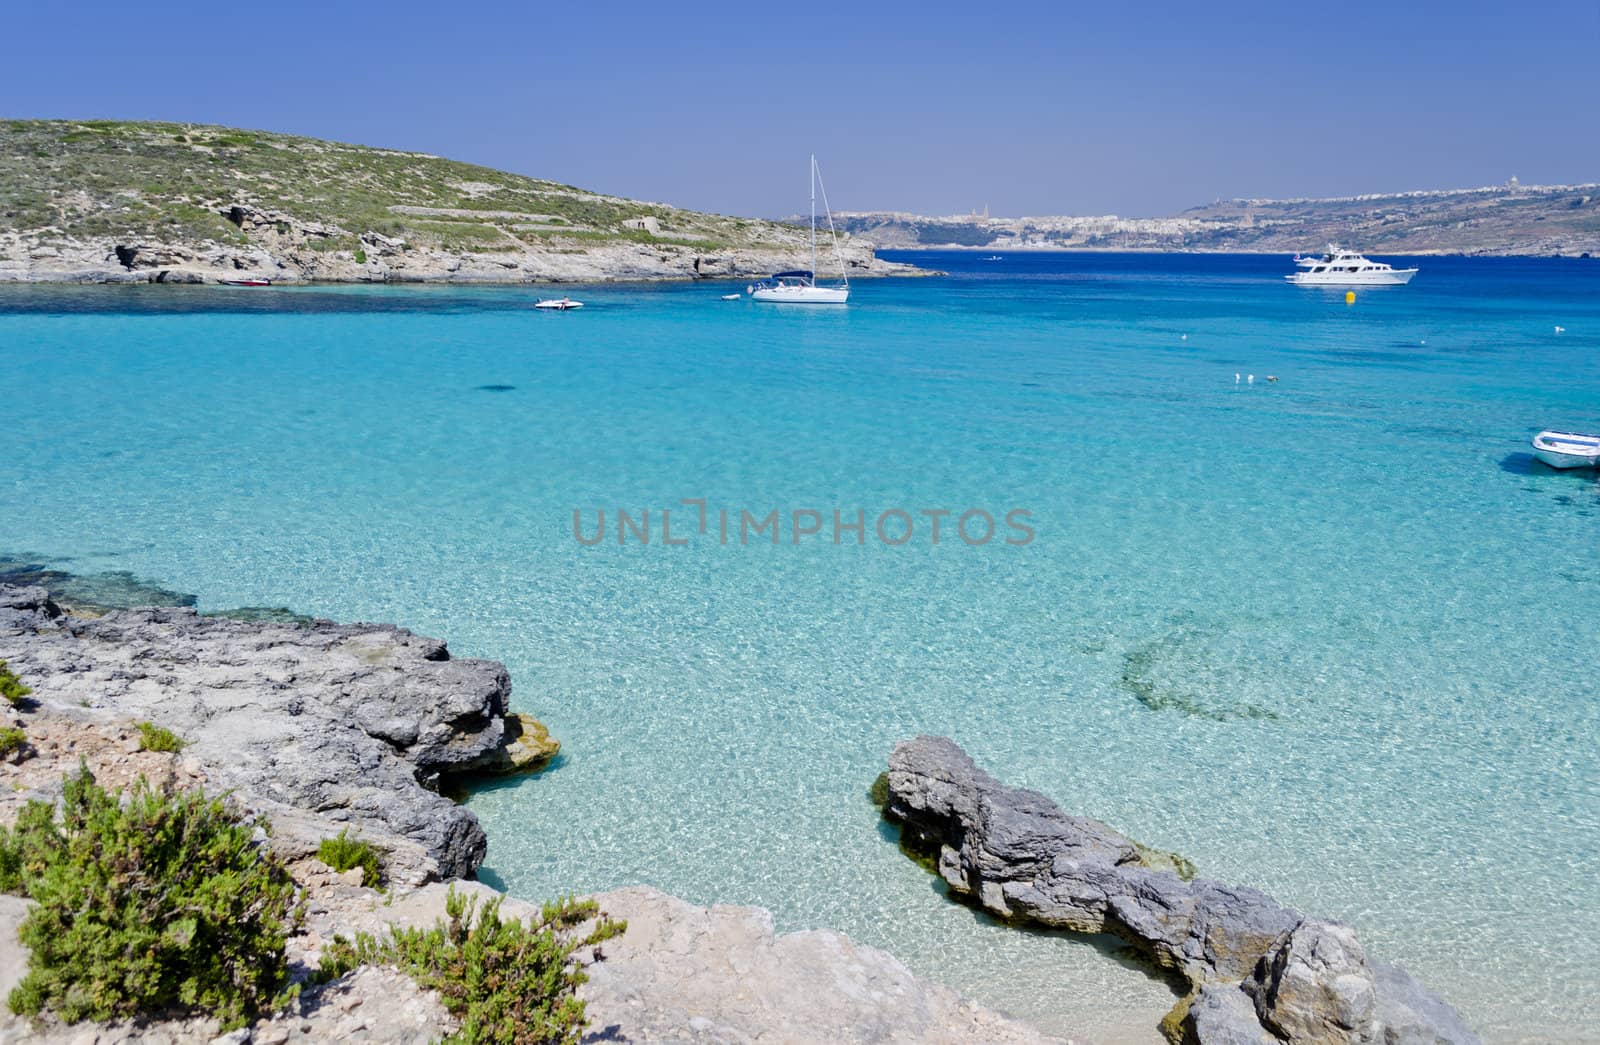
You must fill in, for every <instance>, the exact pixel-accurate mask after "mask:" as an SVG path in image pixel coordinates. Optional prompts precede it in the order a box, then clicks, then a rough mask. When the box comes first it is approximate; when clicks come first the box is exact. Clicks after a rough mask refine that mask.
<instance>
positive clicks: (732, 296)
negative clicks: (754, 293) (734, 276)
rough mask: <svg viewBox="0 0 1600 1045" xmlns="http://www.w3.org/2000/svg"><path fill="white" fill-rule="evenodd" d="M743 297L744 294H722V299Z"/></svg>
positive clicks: (734, 299)
mask: <svg viewBox="0 0 1600 1045" xmlns="http://www.w3.org/2000/svg"><path fill="white" fill-rule="evenodd" d="M742 297H744V295H743V294H724V295H722V300H724V301H738V300H739V299H740V298H742Z"/></svg>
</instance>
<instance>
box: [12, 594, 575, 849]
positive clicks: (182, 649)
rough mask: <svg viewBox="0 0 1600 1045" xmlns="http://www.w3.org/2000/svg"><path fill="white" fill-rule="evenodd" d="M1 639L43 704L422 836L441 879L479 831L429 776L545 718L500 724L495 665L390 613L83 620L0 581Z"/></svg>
mask: <svg viewBox="0 0 1600 1045" xmlns="http://www.w3.org/2000/svg"><path fill="white" fill-rule="evenodd" d="M0 649H3V650H5V652H6V656H7V658H8V659H9V660H10V662H11V666H12V669H13V670H14V671H16V672H17V673H18V674H19V675H20V676H22V677H24V678H26V679H27V681H28V685H30V686H32V687H33V691H34V692H33V698H32V699H33V700H35V701H37V702H38V703H40V704H41V705H44V706H46V707H48V708H49V709H51V710H53V711H57V712H61V713H65V714H73V715H78V716H82V717H99V718H104V719H118V718H121V719H135V720H148V721H150V722H154V723H155V724H157V725H159V726H163V727H165V728H167V729H169V730H171V731H172V732H174V733H176V734H177V735H178V736H179V737H181V738H182V739H183V740H184V741H185V742H186V745H187V746H186V747H185V753H186V754H187V755H189V756H191V757H193V758H195V759H198V760H199V761H200V762H201V763H203V764H204V765H205V766H206V767H207V774H208V776H209V777H210V778H212V779H213V780H215V781H217V782H218V783H220V784H221V785H222V786H225V787H229V788H233V789H235V790H236V791H237V792H238V793H239V795H240V797H241V799H242V800H244V801H246V802H250V803H254V804H257V805H261V806H266V805H269V804H270V805H273V806H282V807H288V808H289V809H294V810H301V811H306V812H311V813H314V814H317V815H318V816H319V817H321V818H323V819H327V818H332V819H333V820H335V821H338V822H341V823H347V824H349V825H351V826H352V827H354V828H357V829H358V830H359V831H361V833H363V835H364V836H367V837H372V838H374V840H376V841H379V842H380V843H381V844H385V845H387V846H390V847H392V848H397V849H404V848H405V846H404V845H402V844H401V843H403V842H408V843H412V844H415V845H420V846H421V848H422V850H424V851H425V853H426V859H427V860H428V861H431V863H432V865H433V866H432V867H431V868H427V869H425V870H426V871H431V873H432V874H434V875H442V876H445V877H463V876H470V875H471V874H472V873H473V872H474V871H475V870H476V869H477V867H478V865H479V863H481V862H482V860H483V855H484V851H485V849H486V847H487V841H486V839H485V837H484V833H483V829H482V828H481V827H480V826H479V825H478V821H477V818H476V817H474V816H473V815H472V813H470V812H469V811H467V810H466V809H463V808H461V807H460V806H458V805H456V804H454V803H452V802H451V801H449V800H448V799H447V798H445V797H443V796H442V795H440V794H438V793H436V792H435V791H434V790H430V786H431V785H434V784H435V783H436V782H437V780H438V779H439V778H440V777H441V776H442V775H447V774H451V773H454V772H460V771H465V770H474V771H476V770H480V769H484V768H489V767H492V766H494V765H496V764H498V763H500V762H501V761H504V762H505V763H506V764H507V765H508V766H511V767H516V766H519V765H525V764H527V763H528V762H529V761H531V760H532V758H533V754H532V752H533V750H535V749H536V748H537V744H536V743H535V742H536V741H537V737H538V732H539V730H541V729H542V727H538V729H534V728H533V727H531V726H529V725H527V724H525V723H524V722H523V721H521V720H516V725H515V726H512V727H509V728H508V725H507V723H508V719H507V710H506V702H507V700H508V699H509V697H510V693H511V680H510V678H509V676H508V675H507V674H506V670H505V668H504V667H503V666H502V665H500V664H498V663H495V662H493V661H486V660H457V659H454V658H452V657H451V656H450V653H449V651H448V650H447V649H446V648H445V644H444V643H443V642H440V641H439V640H437V639H430V638H425V637H423V636H419V635H414V634H412V633H411V632H409V631H406V630H405V629H403V628H396V627H392V626H389V625H377V624H334V623H332V622H330V621H324V620H318V621H311V622H309V623H301V622H299V621H293V622H279V621H277V620H273V619H256V620H237V619H230V618H224V617H206V616H201V615H199V614H197V613H196V612H195V611H194V610H193V609H189V608H185V607H157V608H146V609H136V610H117V611H113V612H110V613H107V614H106V615H105V616H103V617H98V618H92V619H90V618H83V617H78V616H74V615H72V614H69V613H63V612H62V611H61V609H60V608H59V607H57V606H56V605H55V604H54V603H53V602H52V601H51V600H50V598H49V595H48V593H47V592H46V591H45V589H43V588H40V587H33V588H20V589H19V588H15V587H8V586H3V585H0ZM531 721H532V720H528V722H531ZM518 737H524V738H527V739H525V740H523V741H522V743H521V744H520V745H519V746H518V747H517V748H515V749H513V750H511V751H508V750H507V745H508V742H509V741H511V740H514V739H517V738H518ZM550 743H553V741H552V742H550ZM425 785H429V786H425ZM287 819H289V820H291V821H292V819H293V818H292V817H289V818H287Z"/></svg>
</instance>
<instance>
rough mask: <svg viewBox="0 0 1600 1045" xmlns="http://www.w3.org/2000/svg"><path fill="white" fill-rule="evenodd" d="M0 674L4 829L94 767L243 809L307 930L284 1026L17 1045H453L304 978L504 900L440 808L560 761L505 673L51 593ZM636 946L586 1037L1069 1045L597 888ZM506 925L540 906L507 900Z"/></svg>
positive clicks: (2, 972)
mask: <svg viewBox="0 0 1600 1045" xmlns="http://www.w3.org/2000/svg"><path fill="white" fill-rule="evenodd" d="M0 659H4V660H7V661H8V662H9V666H10V670H12V671H14V672H15V673H16V674H17V675H19V676H20V677H22V678H23V679H25V681H26V683H27V685H28V686H30V687H32V690H33V693H32V694H31V695H30V696H29V697H28V699H27V701H26V702H25V704H23V705H19V706H17V707H15V708H13V709H12V710H10V711H9V712H7V713H4V714H0V720H3V721H0V726H8V727H15V728H20V729H22V730H23V731H24V732H25V733H26V735H27V738H28V740H27V745H26V746H25V747H24V748H23V749H21V750H18V751H15V752H12V753H11V754H10V755H9V756H8V757H6V758H4V759H0V784H4V785H7V786H0V823H11V822H12V821H13V820H14V819H15V817H16V815H17V813H18V811H19V810H20V809H21V807H22V805H23V804H24V803H25V802H26V801H27V800H29V799H45V800H53V799H55V798H58V797H59V796H60V794H61V784H62V779H63V777H64V776H65V775H66V774H67V773H70V772H72V771H74V770H76V769H77V768H78V766H79V765H80V764H82V765H85V766H87V767H88V768H89V769H90V771H91V772H92V773H93V774H94V775H95V777H96V778H97V780H99V781H100V782H101V783H102V784H103V785H105V786H108V787H113V788H116V787H125V786H128V785H131V784H132V783H133V782H134V781H135V780H137V779H138V778H139V777H141V776H142V777H144V778H146V779H148V780H151V781H152V782H155V783H158V784H166V785H171V786H175V787H182V788H193V787H200V788H203V789H205V790H206V791H207V792H208V793H211V794H216V793H220V792H223V791H226V792H228V794H229V795H230V800H231V801H232V802H234V803H236V804H237V805H238V806H239V807H241V808H242V809H243V810H244V811H247V812H250V813H255V814H259V815H261V816H264V817H265V818H266V819H267V820H268V821H269V822H270V824H271V833H270V837H269V838H268V839H267V844H269V845H270V846H271V847H272V848H273V849H274V850H275V851H276V852H277V853H278V854H279V855H280V856H282V857H283V858H284V860H285V861H286V862H287V863H288V864H289V867H290V870H291V873H292V874H293V876H294V878H295V880H296V882H297V884H298V885H299V886H300V888H301V890H302V893H303V896H304V898H305V900H306V908H307V917H306V919H305V923H304V924H303V925H302V926H301V928H300V929H299V931H297V932H296V933H295V934H294V935H293V936H291V938H290V940H289V951H288V958H289V961H290V964H291V967H292V968H293V969H295V970H297V973H296V975H297V976H298V977H299V978H300V979H302V980H306V981H307V982H306V987H305V989H304V990H302V992H301V994H300V997H299V999H298V1000H297V1001H296V1002H295V1003H294V1004H293V1005H292V1006H291V1008H290V1009H289V1010H288V1011H286V1012H282V1013H279V1014H277V1015H275V1016H273V1017H272V1018H270V1019H263V1020H260V1021H258V1022H257V1023H255V1024H253V1025H251V1026H248V1027H245V1028H243V1029H241V1030H238V1031H234V1032H231V1033H230V1034H228V1035H225V1036H220V1037H219V1033H218V1032H219V1030H220V1028H219V1027H218V1025H217V1024H216V1023H215V1022H214V1021H209V1020H204V1019H168V1020H156V1021H145V1022H140V1023H137V1024H115V1025H94V1024H77V1025H70V1026H67V1025H62V1024H60V1023H58V1022H51V1021H46V1022H42V1023H38V1024H32V1025H30V1024H29V1023H27V1022H26V1021H24V1020H22V1019H20V1018H17V1017H14V1016H12V1015H11V1013H10V1012H9V1010H3V1009H0V1043H5V1042H11V1041H37V1042H50V1043H62V1045H66V1043H73V1045H91V1043H101V1045H111V1043H121V1042H129V1041H143V1042H166V1043H185V1045H187V1043H190V1042H209V1041H213V1040H222V1041H226V1042H228V1043H230V1045H242V1043H244V1042H256V1043H259V1045H278V1043H281V1042H291V1041H293V1042H333V1041H339V1042H345V1041H372V1042H416V1043H419V1045H420V1043H422V1042H427V1041H436V1040H439V1039H440V1038H442V1037H444V1036H446V1035H448V1034H449V1033H451V1032H452V1031H453V1030H454V1029H455V1024H454V1022H453V1018H452V1017H451V1016H450V1015H449V1013H448V1012H446V1011H445V1009H444V1007H443V1006H442V1005H441V1003H440V1001H439V998H438V997H437V995H435V994H433V993H432V992H429V991H425V990H422V989H420V988H418V987H417V986H416V984H415V983H413V982H412V981H411V980H410V979H409V978H408V977H406V976H405V975H403V974H401V973H398V972H396V971H394V970H392V969H387V968H381V967H363V968H360V969H358V970H356V971H355V972H352V973H349V974H347V975H345V976H342V977H340V978H338V979H335V980H333V981H331V982H329V983H327V984H325V985H321V986H312V985H311V984H310V982H309V977H310V974H311V972H312V970H314V969H315V968H316V966H317V964H318V962H319V960H320V957H321V954H322V952H323V949H324V948H325V947H326V946H327V945H328V944H329V943H330V942H331V941H332V940H333V938H334V937H335V936H336V935H344V936H350V935H351V934H353V933H354V932H356V931H368V932H381V931H383V930H384V929H385V928H386V927H393V926H402V925H406V926H410V925H429V924H432V923H433V922H434V921H435V920H436V919H437V918H439V917H440V916H441V915H442V914H443V913H444V901H445V896H446V894H447V892H448V890H449V889H450V888H452V887H453V888H456V889H463V890H470V891H473V892H477V893H479V894H481V895H497V894H494V893H493V890H491V889H489V888H488V887H487V886H485V885H483V884H481V883H478V882H475V881H472V880H471V876H472V875H473V873H474V872H475V871H476V870H477V868H478V866H479V864H480V862H481V861H482V859H483V855H484V849H485V845H486V839H485V837H484V834H483V829H482V828H481V827H480V826H479V824H478V822H477V819H476V817H474V816H473V815H472V813H471V812H470V811H469V810H467V809H464V808H462V807H460V806H457V805H455V804H454V803H452V802H450V801H449V800H448V799H446V798H444V797H443V796H442V795H440V794H439V793H438V790H437V789H438V788H439V787H440V786H441V784H444V783H447V782H448V781H449V780H450V778H452V777H454V776H458V775H460V774H462V773H476V772H484V771H513V772H515V771H523V770H527V769H532V768H536V767H537V766H538V765H540V764H542V763H543V762H544V761H545V760H547V759H548V758H549V757H550V756H551V755H552V754H553V753H554V751H555V745H554V744H553V742H550V741H548V739H547V738H545V739H543V740H541V735H542V727H538V726H537V723H535V722H534V721H533V720H531V719H527V718H525V717H520V716H517V715H516V714H515V713H513V712H511V711H510V710H509V707H508V704H509V698H510V682H509V679H508V677H507V675H506V672H505V668H504V667H503V666H502V665H500V664H497V663H494V662H492V661H483V660H471V659H456V658H453V657H452V656H451V655H450V653H449V651H448V649H447V648H446V647H445V645H444V643H442V642H439V641H438V640H435V639H429V638H424V637H421V636H418V635H414V634H412V633H411V632H409V631H406V630H404V629H401V628H395V627H392V626H389V625H372V624H335V623H333V622H330V621H322V620H313V621H305V620H282V619H270V618H269V619H255V620H240V619H230V618H218V617H206V616H201V615H198V614H197V613H196V612H195V611H194V610H193V609H191V608H187V607H160V608H142V609H129V610H114V611H111V612H108V613H106V614H104V615H103V616H93V615H91V614H89V613H87V612H69V611H67V610H64V609H63V608H62V607H61V606H60V605H58V604H57V603H56V602H54V601H53V600H52V599H51V597H50V594H49V592H48V591H47V590H46V589H44V588H42V587H38V586H29V587H19V586H15V585H6V584H0ZM139 722H149V723H153V724H154V725H156V726H160V727H163V728H165V729H168V730H170V731H172V732H173V733H174V734H176V735H177V736H178V737H180V738H181V739H182V740H183V741H184V742H185V745H184V747H183V749H182V750H181V751H179V752H161V751H151V750H144V745H143V744H141V742H140V736H139V730H138V729H137V728H136V726H137V724H138V723H139ZM344 830H348V831H350V833H351V834H352V835H354V836H356V837H358V838H360V839H362V840H364V841H368V842H371V843H372V844H374V845H376V846H377V847H379V848H380V849H381V850H383V851H384V853H385V860H384V869H385V872H386V876H387V882H386V883H385V884H386V887H387V888H386V889H385V890H384V891H379V890H377V889H372V888H367V887H365V886H364V885H363V884H362V872H361V870H360V869H359V868H356V869H354V870H351V871H347V872H344V873H343V874H340V873H338V872H336V871H334V870H333V869H332V868H330V867H328V866H326V865H325V864H323V863H322V862H321V861H320V860H319V859H318V858H317V855H316V853H317V848H318V844H319V843H320V842H321V841H322V840H323V839H326V838H330V837H333V836H334V835H336V834H338V833H339V832H341V831H344ZM596 900H597V901H598V902H599V904H600V907H601V909H602V910H603V911H604V912H605V913H606V914H608V915H610V916H612V917H615V918H622V919H626V920H627V922H628V930H627V932H626V933H624V934H623V935H622V936H621V937H619V938H618V939H616V940H613V941H611V942H608V943H607V944H606V945H605V961H604V962H599V963H595V964H592V965H591V966H590V968H589V974H590V977H591V979H590V982H589V983H588V984H586V985H585V986H584V988H583V990H582V997H583V998H584V999H585V1000H586V1002H587V1003H588V1006H589V1018H590V1028H589V1031H590V1032H589V1034H588V1035H587V1036H586V1038H585V1040H586V1041H596V1042H599V1041H606V1042H654V1041H674V1042H706V1043H711V1042H718V1043H721V1042H747V1041H755V1040H763V1041H765V1040H783V1041H815V1042H819V1043H820V1042H904V1043H907V1045H910V1043H916V1042H929V1043H949V1045H967V1043H971V1045H977V1043H985V1042H988V1043H1002V1045H1013V1043H1014V1045H1027V1043H1042V1042H1047V1041H1056V1040H1058V1039H1053V1038H1049V1037H1047V1036H1044V1035H1042V1034H1040V1033H1039V1032H1037V1031H1036V1030H1034V1029H1033V1028H1031V1027H1028V1026H1026V1025H1025V1024H1021V1023H1018V1022H1015V1021H1013V1020H1010V1019H1008V1018H1007V1017H1005V1016H1003V1015H1000V1014H998V1013H995V1012H992V1011H990V1010H987V1009H985V1008H983V1007H981V1006H978V1005H975V1004H973V1003H971V1002H969V1001H967V1000H966V999H964V998H962V997H961V996H960V995H959V994H957V993H956V992H955V991H953V990H950V989H949V988H947V987H943V986H940V985H938V984H934V983H930V982H929V981H926V980H923V979H920V978H918V977H917V976H915V975H913V974H912V973H911V972H910V971H909V970H908V969H907V968H906V967H905V966H904V965H903V964H901V963H900V962H899V961H898V960H896V959H895V958H894V957H892V956H890V955H888V954H885V953H884V952H882V951H878V950H875V949H873V948H870V947H863V946H859V945H856V944H854V943H852V942H851V941H850V940H849V939H848V938H847V937H845V936H843V935H842V934H840V933H837V932H831V931H809V932H797V933H789V934H785V935H778V934H777V933H776V932H775V931H774V928H773V923H772V917H771V915H770V914H769V913H768V912H766V911H763V910H760V909H758V908H747V907H724V906H717V907H711V908H701V907H696V906H694V905H691V904H688V903H685V902H684V901H682V900H678V899H675V898H673V897H670V896H667V895H665V894H663V893H660V892H658V891H656V890H654V889H649V888H645V887H632V888H625V889H618V890H613V891H611V892H607V893H602V894H600V895H598V896H597V897H596ZM27 909H28V902H27V901H25V900H22V899H19V898H17V897H13V896H0V995H3V994H4V993H5V992H7V991H9V989H10V988H11V987H12V986H13V985H14V984H15V983H16V982H17V979H18V978H19V977H20V976H21V974H22V972H23V970H24V969H25V968H26V967H27V952H26V949H25V948H24V947H23V946H22V945H21V944H20V942H19V941H18V940H17V935H16V930H17V927H18V925H19V924H20V923H21V921H22V919H23V917H24V916H25V915H26V912H27ZM503 913H504V914H505V915H507V916H510V917H526V916H529V915H531V914H533V913H535V908H534V907H532V906H531V905H528V904H526V903H523V902H521V901H517V900H511V899H508V900H507V901H506V902H505V906H504V908H503Z"/></svg>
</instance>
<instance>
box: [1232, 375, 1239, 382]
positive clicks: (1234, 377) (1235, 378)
mask: <svg viewBox="0 0 1600 1045" xmlns="http://www.w3.org/2000/svg"><path fill="white" fill-rule="evenodd" d="M1233 383H1234V384H1238V383H1239V375H1238V374H1234V375H1233Z"/></svg>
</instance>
